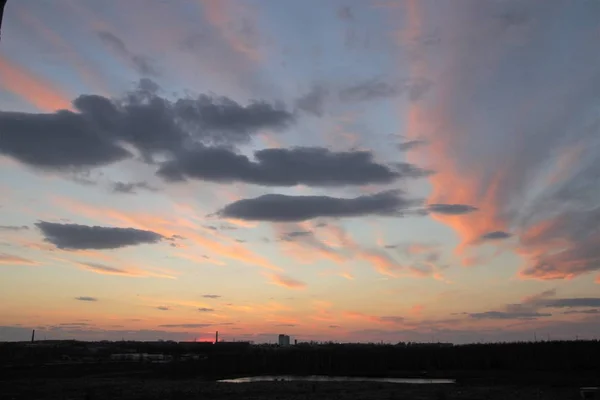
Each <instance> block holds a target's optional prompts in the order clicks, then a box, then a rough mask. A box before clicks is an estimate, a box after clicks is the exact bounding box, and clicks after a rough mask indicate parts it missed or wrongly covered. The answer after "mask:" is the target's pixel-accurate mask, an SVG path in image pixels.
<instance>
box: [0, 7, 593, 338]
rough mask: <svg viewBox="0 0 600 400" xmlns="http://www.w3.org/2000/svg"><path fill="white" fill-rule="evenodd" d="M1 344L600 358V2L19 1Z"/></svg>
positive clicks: (6, 57) (0, 252)
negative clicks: (520, 347)
mask: <svg viewBox="0 0 600 400" xmlns="http://www.w3.org/2000/svg"><path fill="white" fill-rule="evenodd" d="M0 110H1V111H0V341H3V340H27V339H28V337H29V335H30V330H31V329H34V328H35V329H37V330H38V332H39V333H38V338H44V337H45V338H47V339H67V338H69V339H70V338H75V339H83V340H97V339H108V340H121V339H122V338H125V339H136V340H138V339H139V340H157V339H165V340H167V339H173V340H193V339H198V340H204V339H211V338H212V337H213V335H214V331H216V330H218V331H219V332H220V336H221V337H222V338H223V339H224V340H253V341H256V342H268V341H275V340H276V336H277V334H279V333H286V334H289V335H291V336H292V338H296V339H298V340H299V341H306V340H335V341H377V342H379V341H385V342H398V341H432V340H435V341H448V342H455V343H465V342H476V341H498V340H532V339H533V337H534V332H535V334H536V335H537V337H538V338H539V337H544V338H546V337H550V338H554V339H557V338H575V337H576V336H578V337H579V338H594V337H595V338H600V230H599V227H600V181H599V179H600V1H591V0H587V1H586V0H581V1H570V0H560V1H559V0H556V1H554V0H545V1H542V0H540V1H521V0H515V1H510V0H502V1H500V0H498V1H494V0H487V1H479V0H453V1H428V0H413V1H410V0H406V1H393V0H356V1H350V0H303V1H297V0H172V1H166V0H127V1H124V0H103V1H98V0H19V1H13V0H9V1H8V4H7V6H6V10H5V13H4V22H3V25H2V41H1V42H0Z"/></svg>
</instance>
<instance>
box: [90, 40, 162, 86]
mask: <svg viewBox="0 0 600 400" xmlns="http://www.w3.org/2000/svg"><path fill="white" fill-rule="evenodd" d="M98 37H99V38H100V40H101V41H102V43H104V44H105V45H106V46H107V47H109V48H110V49H111V50H113V51H114V52H115V53H116V54H117V55H119V57H122V58H123V59H124V60H125V61H126V62H127V63H129V64H131V65H132V66H133V67H134V69H135V70H136V71H137V72H138V73H139V74H142V75H147V76H157V75H158V72H157V70H156V67H155V66H154V65H153V64H152V62H151V61H150V59H149V58H148V57H145V56H143V55H141V54H135V53H133V52H131V51H130V50H129V49H128V48H127V46H126V45H125V42H123V40H122V39H121V38H119V37H117V36H116V35H114V34H113V33H110V32H106V31H101V32H98Z"/></svg>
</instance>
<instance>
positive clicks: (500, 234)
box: [480, 231, 512, 240]
mask: <svg viewBox="0 0 600 400" xmlns="http://www.w3.org/2000/svg"><path fill="white" fill-rule="evenodd" d="M511 236H512V234H510V233H508V232H504V231H494V232H488V233H486V234H483V235H481V238H480V239H481V240H502V239H508V238H509V237H511Z"/></svg>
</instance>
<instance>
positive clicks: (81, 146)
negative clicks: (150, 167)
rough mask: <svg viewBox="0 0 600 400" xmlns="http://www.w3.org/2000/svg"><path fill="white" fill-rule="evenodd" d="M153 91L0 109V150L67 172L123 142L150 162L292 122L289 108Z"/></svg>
mask: <svg viewBox="0 0 600 400" xmlns="http://www.w3.org/2000/svg"><path fill="white" fill-rule="evenodd" d="M158 90H159V89H158V87H157V85H156V84H155V83H153V82H152V81H150V80H148V79H142V80H141V81H140V82H139V84H138V86H137V88H135V89H134V90H132V91H130V92H128V93H126V94H125V95H124V96H123V97H122V98H120V99H116V100H113V99H109V98H106V97H103V96H99V95H81V96H79V97H77V98H76V99H75V100H74V101H73V106H74V108H75V110H76V112H72V111H66V110H61V111H57V112H54V113H49V114H45V113H14V112H0V132H2V134H1V135H0V154H3V155H6V156H9V157H11V158H14V159H15V160H18V161H19V162H21V163H23V164H26V165H30V166H33V167H37V168H41V169H49V170H59V171H72V170H73V169H82V168H92V167H100V166H104V165H108V164H112V163H115V162H117V161H120V160H123V159H126V158H130V157H132V154H131V153H130V152H128V151H127V150H125V149H124V148H123V147H121V143H128V144H130V145H132V146H133V147H134V148H135V149H137V151H139V152H140V153H141V155H142V157H143V159H144V161H146V162H153V160H154V156H156V155H165V156H168V157H171V158H173V157H176V156H177V154H178V153H180V152H182V149H184V148H189V147H190V146H192V145H198V144H204V145H210V144H218V145H233V144H241V143H248V142H249V141H250V139H251V136H252V134H253V133H255V132H256V131H257V130H259V129H262V128H269V129H272V130H281V129H283V128H285V127H287V126H288V125H289V124H290V123H292V122H293V121H294V115H293V114H292V113H290V112H288V111H286V110H285V109H283V108H282V107H279V106H274V105H271V104H269V103H266V102H264V101H258V100H257V101H252V102H250V103H249V104H247V105H241V104H239V103H237V102H235V101H233V100H231V99H229V98H226V97H216V96H207V95H200V96H197V97H195V98H193V97H185V98H180V99H177V100H175V101H171V100H168V99H166V98H163V97H161V96H159V95H158ZM192 147H193V146H192Z"/></svg>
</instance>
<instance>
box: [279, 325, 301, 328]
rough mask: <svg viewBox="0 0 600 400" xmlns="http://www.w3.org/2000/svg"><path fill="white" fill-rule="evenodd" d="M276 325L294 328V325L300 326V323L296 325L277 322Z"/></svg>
mask: <svg viewBox="0 0 600 400" xmlns="http://www.w3.org/2000/svg"><path fill="white" fill-rule="evenodd" d="M274 326H281V327H289V328H293V327H295V326H298V325H296V324H277V325H274Z"/></svg>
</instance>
